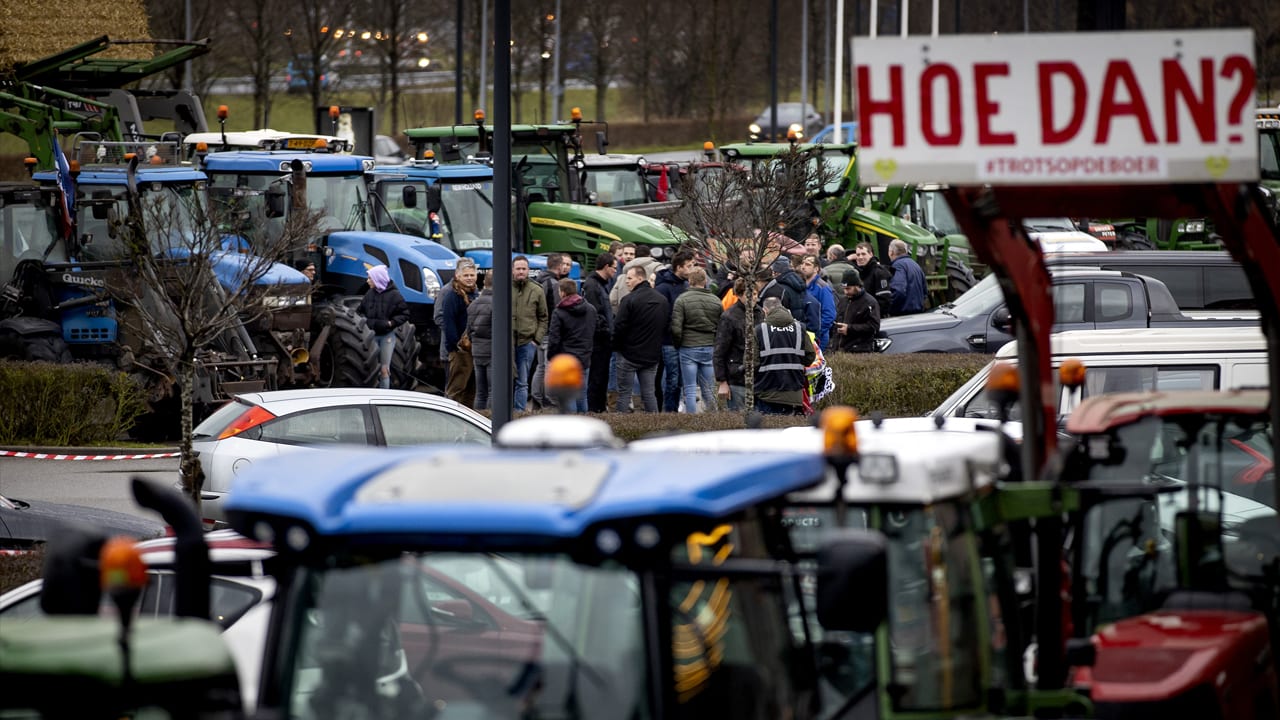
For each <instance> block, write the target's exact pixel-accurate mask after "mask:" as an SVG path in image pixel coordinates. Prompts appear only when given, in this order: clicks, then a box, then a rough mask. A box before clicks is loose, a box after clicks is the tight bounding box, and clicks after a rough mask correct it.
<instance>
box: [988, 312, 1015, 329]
mask: <svg viewBox="0 0 1280 720" xmlns="http://www.w3.org/2000/svg"><path fill="white" fill-rule="evenodd" d="M991 327H993V328H995V329H997V330H999V331H1001V332H1006V333H1007V332H1012V330H1013V316H1011V315H1010V314H1009V308H1007V307H1002V308H999V309H997V310H996V311H995V312H993V313H991Z"/></svg>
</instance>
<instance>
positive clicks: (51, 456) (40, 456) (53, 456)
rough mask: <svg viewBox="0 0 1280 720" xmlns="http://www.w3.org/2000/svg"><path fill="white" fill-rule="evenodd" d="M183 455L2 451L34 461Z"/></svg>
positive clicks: (148, 458) (132, 458)
mask: <svg viewBox="0 0 1280 720" xmlns="http://www.w3.org/2000/svg"><path fill="white" fill-rule="evenodd" d="M180 454H181V453H176V452H166V453H143V454H135V455H62V454H58V453H34V452H19V451H17V450H0V457H16V458H31V459H32V460H152V459H155V458H173V457H178V455H180Z"/></svg>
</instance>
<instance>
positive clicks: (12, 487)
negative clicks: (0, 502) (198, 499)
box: [0, 457, 178, 519]
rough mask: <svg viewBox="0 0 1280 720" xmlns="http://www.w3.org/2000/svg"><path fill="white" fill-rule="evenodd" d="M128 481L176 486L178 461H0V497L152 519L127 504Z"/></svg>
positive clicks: (2, 459) (129, 501) (146, 512)
mask: <svg viewBox="0 0 1280 720" xmlns="http://www.w3.org/2000/svg"><path fill="white" fill-rule="evenodd" d="M134 475H141V476H143V477H146V478H149V479H152V480H156V481H159V482H162V483H165V484H167V485H171V484H173V483H175V482H177V479H178V459H177V458H161V459H157V460H98V461H91V460H32V459H29V458H8V457H6V458H0V495H4V496H6V497H11V498H18V499H20V500H27V501H33V500H41V501H45V502H57V503H67V504H70V505H88V506H90V507H96V508H103V509H105V510H115V511H117V512H124V513H131V514H134V515H139V516H142V517H149V518H153V519H154V518H156V515H155V514H153V513H152V512H151V511H149V510H143V509H141V508H139V507H137V506H136V505H134V504H133V496H132V494H131V493H130V492H129V481H130V480H131V479H132V478H133V476H134Z"/></svg>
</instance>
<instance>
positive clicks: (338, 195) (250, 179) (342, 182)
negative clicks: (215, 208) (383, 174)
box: [210, 172, 368, 237]
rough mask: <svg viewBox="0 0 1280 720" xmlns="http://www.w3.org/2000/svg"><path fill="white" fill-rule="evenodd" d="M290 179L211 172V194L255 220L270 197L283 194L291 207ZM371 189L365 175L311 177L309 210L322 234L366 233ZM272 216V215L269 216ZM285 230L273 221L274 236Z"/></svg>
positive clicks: (280, 220) (270, 222)
mask: <svg viewBox="0 0 1280 720" xmlns="http://www.w3.org/2000/svg"><path fill="white" fill-rule="evenodd" d="M287 180H288V177H287V176H282V175H280V174H279V173H272V174H252V173H237V172H225V173H216V174H214V173H211V174H210V189H211V193H212V194H214V195H217V196H219V197H223V198H234V200H235V202H236V204H237V206H238V207H239V208H240V210H241V212H247V213H248V216H249V217H251V218H257V217H262V216H264V215H265V213H264V210H265V204H266V195H267V194H268V193H282V194H283V195H284V196H285V197H284V199H282V202H281V205H282V206H285V207H287V205H288V201H287V197H288V183H287ZM367 198H368V190H367V189H366V187H365V180H364V176H363V175H361V174H359V173H355V174H349V175H308V176H307V207H308V208H310V209H311V210H312V211H314V212H317V213H319V214H320V218H319V228H318V229H319V231H320V232H333V231H338V230H365V229H367V228H365V212H364V211H365V207H366V205H365V201H366V199H367ZM268 217H269V216H268ZM282 231H283V218H280V217H276V218H269V220H268V234H269V235H270V236H272V237H274V236H275V235H276V234H278V233H279V232H282Z"/></svg>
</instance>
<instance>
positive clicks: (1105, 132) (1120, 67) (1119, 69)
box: [1094, 60, 1156, 145]
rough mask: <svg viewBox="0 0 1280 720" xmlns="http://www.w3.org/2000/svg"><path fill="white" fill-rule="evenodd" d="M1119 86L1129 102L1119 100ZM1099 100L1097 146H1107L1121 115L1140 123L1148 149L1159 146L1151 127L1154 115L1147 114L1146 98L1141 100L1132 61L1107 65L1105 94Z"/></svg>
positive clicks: (1103, 86)
mask: <svg viewBox="0 0 1280 720" xmlns="http://www.w3.org/2000/svg"><path fill="white" fill-rule="evenodd" d="M1120 85H1124V89H1125V92H1126V93H1127V94H1128V95H1129V101H1128V102H1119V101H1118V100H1117V98H1116V91H1117V90H1118V89H1119V86H1120ZM1098 100H1099V103H1100V106H1099V112H1098V131H1097V134H1096V135H1095V136H1094V142H1095V143H1097V144H1099V145H1105V144H1107V140H1108V138H1109V137H1110V136H1111V120H1112V118H1114V117H1117V116H1121V115H1129V116H1132V117H1133V118H1134V119H1135V120H1137V121H1138V129H1139V130H1141V131H1142V140H1143V142H1146V143H1147V144H1149V145H1150V144H1154V143H1155V142H1156V131H1155V129H1154V128H1153V127H1152V126H1151V113H1150V112H1149V111H1148V110H1147V101H1146V98H1144V97H1143V96H1142V89H1141V88H1140V87H1139V86H1138V78H1136V77H1134V74H1133V67H1132V66H1130V65H1129V61H1127V60H1112V61H1111V62H1109V63H1107V73H1106V75H1104V76H1103V78H1102V94H1101V96H1100V97H1099V98H1098Z"/></svg>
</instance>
